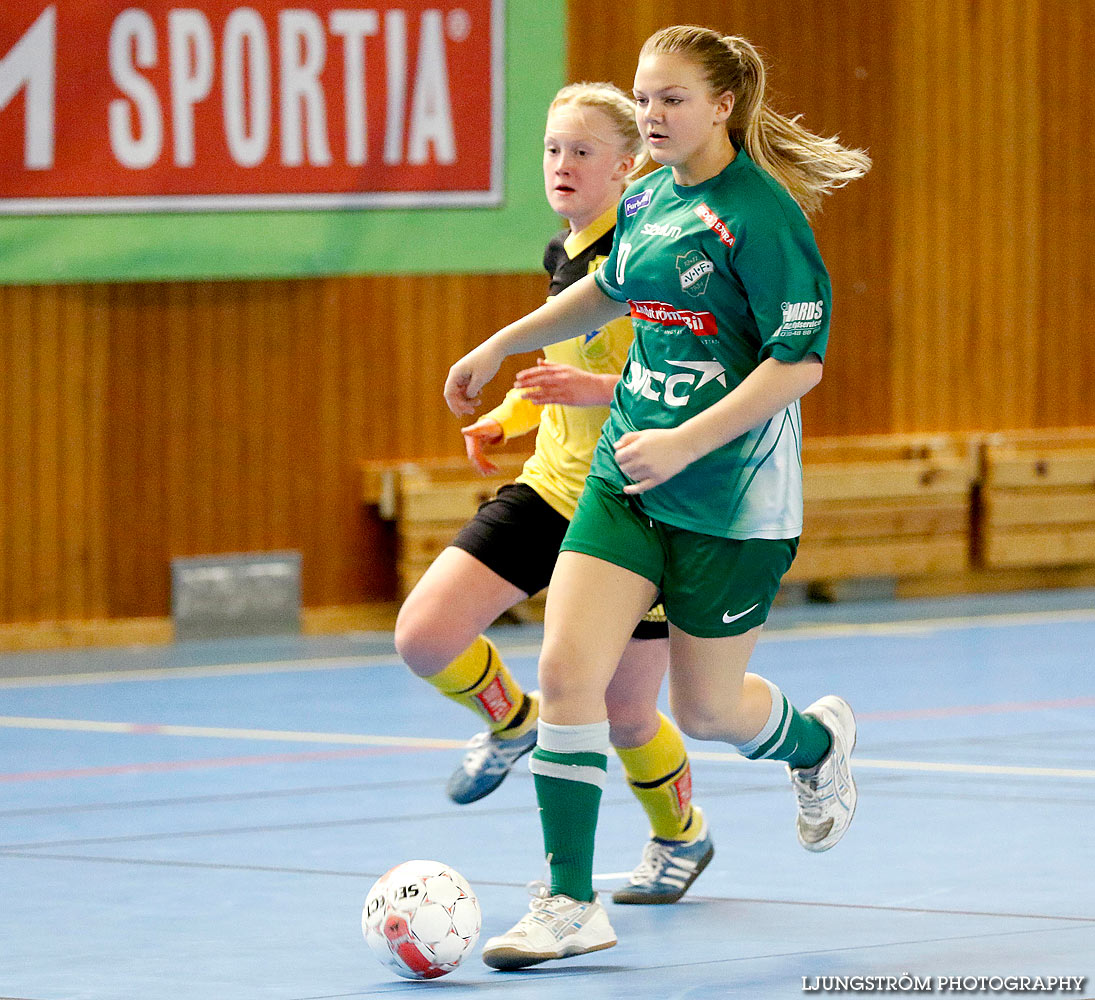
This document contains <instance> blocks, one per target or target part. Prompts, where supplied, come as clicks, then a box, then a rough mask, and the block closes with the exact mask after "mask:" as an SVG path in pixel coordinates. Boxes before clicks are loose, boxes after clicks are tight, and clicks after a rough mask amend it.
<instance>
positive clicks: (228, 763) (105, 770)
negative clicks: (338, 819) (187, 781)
mask: <svg viewBox="0 0 1095 1000" xmlns="http://www.w3.org/2000/svg"><path fill="white" fill-rule="evenodd" d="M423 749H424V748H422V747H370V748H367V749H360V750H311V751H303V752H301V753H271V754H252V755H248V756H243V757H204V758H200V759H198V760H161V761H148V762H146V763H143V764H113V765H110V766H106V767H73V768H62V769H59V770H56V771H23V772H16V773H12V774H0V784H14V783H16V782H21V781H56V780H57V779H64V778H99V777H104V776H109V775H117V774H155V773H159V772H166V771H192V770H195V769H198V768H207V767H210V768H211V767H247V766H250V765H254V764H286V763H292V762H294V761H311V760H347V759H352V758H355V757H379V756H384V755H386V754H397V753H420V752H421V751H422V750H423Z"/></svg>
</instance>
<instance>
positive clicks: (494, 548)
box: [452, 483, 669, 639]
mask: <svg viewBox="0 0 1095 1000" xmlns="http://www.w3.org/2000/svg"><path fill="white" fill-rule="evenodd" d="M569 526H570V521H568V520H567V519H566V518H565V517H563V515H562V514H560V513H559V512H558V511H557V510H556V509H555V508H554V507H552V506H551V504H549V503H548V502H547V501H546V500H545V499H544V498H543V497H542V496H540V494H539V493H537V492H536V491H535V490H534V489H533V488H532V487H531V486H526V485H525V484H524V483H512V484H510V485H508V486H503V487H502V488H501V489H499V490H498V492H497V493H496V494H495V495H494V496H493V497H491V499H490V500H487V501H485V502H483V503H482V504H480V505H479V510H478V511H477V512H476V514H475V517H473V518H472V519H471V520H470V521H468V523H467V524H465V525H464V527H463V528H461V529H460V531H459V533H458V534H457V536H456V537H455V538H454V539H453V540H452V544H453V545H454V546H455V547H456V548H458V549H463V550H464V551H465V552H467V553H468V554H469V555H473V556H475V558H476V559H478V560H479V561H480V562H481V563H482V564H483V565H484V566H486V567H487V569H489V570H492V571H493V572H495V573H497V574H498V575H499V576H500V577H501V578H502V579H503V580H505V581H506V582H507V583H512V584H513V585H514V586H515V587H517V588H518V589H519V590H523V591H524V592H525V593H526V594H537V593H539V592H540V591H541V590H543V589H544V588H545V587H546V586H547V585H548V583H549V582H550V580H551V574H552V571H553V570H554V569H555V561H556V560H557V559H558V558H559V546H560V545H561V544H562V542H563V536H565V535H566V533H567V528H568V527H569ZM633 635H634V638H636V639H663V638H665V637H666V636H667V635H669V626H668V625H667V624H666V622H665V615H664V613H663V612H662V610H661V606H660V605H659V606H656V607H655V608H653V609H651V611H650V613H649V614H648V615H646V617H644V618H643V620H642V621H641V622H639V624H638V625H637V626H636V627H635V631H634V633H633Z"/></svg>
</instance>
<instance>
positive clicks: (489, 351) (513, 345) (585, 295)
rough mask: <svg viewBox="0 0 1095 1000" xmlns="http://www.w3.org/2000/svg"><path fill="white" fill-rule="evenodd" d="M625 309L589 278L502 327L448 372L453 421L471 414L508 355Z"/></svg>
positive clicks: (549, 341)
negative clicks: (455, 417)
mask: <svg viewBox="0 0 1095 1000" xmlns="http://www.w3.org/2000/svg"><path fill="white" fill-rule="evenodd" d="M626 312H627V305H626V303H623V302H617V301H616V300H615V299H612V298H609V296H607V295H605V293H604V292H602V291H601V289H600V287H599V286H598V285H597V283H596V282H595V281H594V280H593V275H587V276H586V277H584V278H582V279H581V280H580V281H576V282H575V283H574V284H573V285H571V286H570V287H569V288H566V289H564V290H563V291H562V292H560V293H559V294H558V295H555V296H553V297H552V298H550V299H548V301H547V302H545V303H544V304H543V305H542V306H540V308H539V309H535V310H533V311H532V312H530V313H529V314H528V315H527V316H522V317H521V319H519V320H516V321H515V322H513V323H510V324H509V326H505V327H503V328H502V329H501V330H499V331H498V332H497V333H496V334H494V336H492V337H490V338H488V339H487V340H485V341H483V343H481V344H480V345H479V346H478V347H476V348H475V349H474V350H472V351H469V352H468V353H467V354H465V355H464V357H462V358H461V359H460V360H459V361H457V362H456V364H454V365H453V366H452V368H450V369H449V376H448V378H447V379H446V380H445V402H446V403H447V404H448V407H449V409H450V410H452V412H453V413H455V414H456V415H457V416H467V415H468V414H471V413H474V412H475V410H476V408H477V407H478V406H479V404H480V400H479V393H480V391H481V390H482V388H483V386H485V385H486V384H487V383H488V382H489V381H490V380H491V379H492V378H494V376H495V375H496V374H497V372H498V368H499V367H500V366H501V364H502V361H503V360H504V359H505V358H507V357H509V356H510V355H511V354H522V353H524V352H525V351H536V350H539V349H540V348H542V347H546V346H547V345H548V344H557V343H558V342H559V341H560V340H566V339H567V338H568V337H576V336H577V335H578V334H580V333H584V332H585V331H587V330H596V329H597V328H599V327H602V326H604V325H605V323H608V322H609V321H610V320H614V319H616V318H617V317H619V316H623V315H624V313H626Z"/></svg>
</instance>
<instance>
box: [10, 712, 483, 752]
mask: <svg viewBox="0 0 1095 1000" xmlns="http://www.w3.org/2000/svg"><path fill="white" fill-rule="evenodd" d="M0 729H47V730H55V731H61V732H75V733H123V734H127V735H131V736H191V737H198V738H199V739H213V740H262V741H266V742H271V743H325V744H332V743H333V744H337V745H339V746H370V747H411V748H419V749H423V750H451V749H454V748H457V747H463V746H466V745H467V741H466V740H439V739H429V738H428V737H420V736H376V735H369V734H366V733H319V732H307V731H303V732H302V731H298V730H294V729H236V728H233V727H228V726H173V725H160V724H158V723H144V722H99V721H97V720H94V719H38V718H32V717H29V716H17V715H0Z"/></svg>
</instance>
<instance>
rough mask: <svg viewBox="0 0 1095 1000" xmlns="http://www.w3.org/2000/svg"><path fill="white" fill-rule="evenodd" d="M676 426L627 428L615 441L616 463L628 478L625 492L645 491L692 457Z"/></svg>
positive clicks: (678, 469) (677, 469)
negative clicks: (635, 429)
mask: <svg viewBox="0 0 1095 1000" xmlns="http://www.w3.org/2000/svg"><path fill="white" fill-rule="evenodd" d="M677 430H678V428H676V427H655V428H651V429H649V430H645V431H628V432H627V433H626V434H624V435H623V436H622V437H621V438H620V439H619V440H618V441H617V442H616V464H617V465H618V466H619V467H620V471H621V472H622V473H623V474H624V475H625V476H627V478H628V479H630V480H631V484H630V485H628V486H625V487H624V492H625V493H645V492H646V491H647V490H649V489H653V488H654V487H655V486H658V485H660V484H661V483H664V482H665V481H666V480H667V479H672V478H673V477H674V476H675V475H676V474H677V473H678V472H680V471H681V469H683V468H684V467H685V466H686V465H688V464H689V463H690V462H691V461H692V459H691V457H690V456H689V455H688V453H687V451H686V449H685V448H684V447H683V446H682V442H681V441H680V438H679V435H678V434H677V433H676V432H677Z"/></svg>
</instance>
